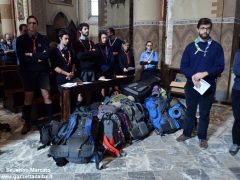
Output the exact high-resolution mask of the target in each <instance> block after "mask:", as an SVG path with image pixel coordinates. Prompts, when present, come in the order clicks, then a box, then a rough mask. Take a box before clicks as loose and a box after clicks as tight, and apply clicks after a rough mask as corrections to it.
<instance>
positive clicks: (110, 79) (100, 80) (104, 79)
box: [98, 79, 111, 81]
mask: <svg viewBox="0 0 240 180" xmlns="http://www.w3.org/2000/svg"><path fill="white" fill-rule="evenodd" d="M98 80H99V81H111V79H98Z"/></svg>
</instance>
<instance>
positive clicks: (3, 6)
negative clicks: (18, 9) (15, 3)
mask: <svg viewBox="0 0 240 180" xmlns="http://www.w3.org/2000/svg"><path fill="white" fill-rule="evenodd" d="M11 2H12V1H10V0H1V1H0V14H1V22H2V34H5V33H12V34H13V33H14V28H13V15H12V4H11Z"/></svg>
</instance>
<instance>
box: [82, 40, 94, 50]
mask: <svg viewBox="0 0 240 180" xmlns="http://www.w3.org/2000/svg"><path fill="white" fill-rule="evenodd" d="M79 41H80V43H81V44H82V45H83V47H84V48H85V49H86V50H88V49H87V47H86V46H85V45H84V43H83V42H82V40H81V39H79ZM88 43H89V50H88V51H92V45H91V42H90V41H89V40H88Z"/></svg>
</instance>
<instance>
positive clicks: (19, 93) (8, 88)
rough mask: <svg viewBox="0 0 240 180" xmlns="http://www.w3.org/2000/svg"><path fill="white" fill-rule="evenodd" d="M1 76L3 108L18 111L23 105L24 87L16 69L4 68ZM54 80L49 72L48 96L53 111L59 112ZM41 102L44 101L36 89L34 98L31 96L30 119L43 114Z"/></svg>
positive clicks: (57, 94) (57, 93) (58, 95)
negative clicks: (49, 87) (49, 89)
mask: <svg viewBox="0 0 240 180" xmlns="http://www.w3.org/2000/svg"><path fill="white" fill-rule="evenodd" d="M1 78H2V83H3V94H4V98H3V106H4V108H6V109H8V110H10V111H12V112H14V113H15V112H18V111H19V110H20V109H21V108H22V107H23V103H24V89H23V86H22V82H21V79H20V76H19V74H18V71H17V70H16V69H15V70H4V71H2V72H1ZM54 82H55V77H54V76H53V74H50V83H51V91H50V96H51V99H52V102H53V105H54V107H53V112H54V113H60V112H61V111H60V107H59V99H60V98H59V97H60V94H59V92H58V89H57V87H56V84H55V83H54ZM43 104H44V101H43V98H42V95H41V92H40V90H37V91H36V92H35V93H34V98H33V110H32V119H35V120H36V119H38V118H41V117H43V116H45V114H44V113H45V111H44V106H43Z"/></svg>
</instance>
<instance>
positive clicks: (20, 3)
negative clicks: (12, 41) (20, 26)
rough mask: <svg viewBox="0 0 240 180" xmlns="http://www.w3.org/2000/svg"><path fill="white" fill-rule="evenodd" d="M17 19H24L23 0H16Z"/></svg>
mask: <svg viewBox="0 0 240 180" xmlns="http://www.w3.org/2000/svg"><path fill="white" fill-rule="evenodd" d="M17 11H18V20H24V9H23V0H18V1H17Z"/></svg>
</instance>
